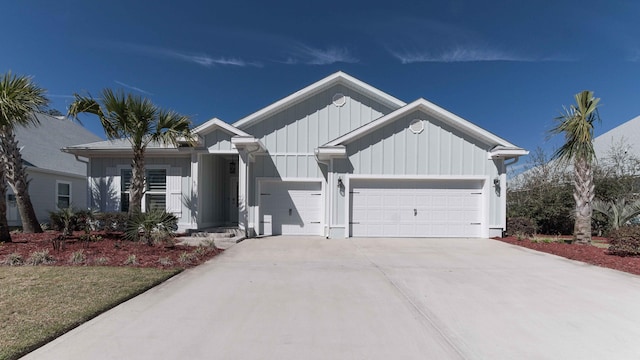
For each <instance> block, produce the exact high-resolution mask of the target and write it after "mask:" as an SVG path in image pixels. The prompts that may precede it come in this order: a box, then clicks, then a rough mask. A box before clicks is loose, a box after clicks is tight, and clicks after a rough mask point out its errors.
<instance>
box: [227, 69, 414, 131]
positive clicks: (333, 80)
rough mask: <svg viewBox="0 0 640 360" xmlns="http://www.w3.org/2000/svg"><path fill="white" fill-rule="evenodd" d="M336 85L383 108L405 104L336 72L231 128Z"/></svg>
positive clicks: (254, 121) (265, 116) (259, 118)
mask: <svg viewBox="0 0 640 360" xmlns="http://www.w3.org/2000/svg"><path fill="white" fill-rule="evenodd" d="M336 84H340V85H344V86H346V87H348V88H350V89H352V90H354V91H357V92H361V93H363V94H365V95H367V96H370V97H372V98H374V99H376V100H377V101H380V102H381V103H383V104H384V105H385V106H388V107H390V108H392V109H397V108H400V107H402V106H405V105H406V103H405V102H404V101H402V100H399V99H397V98H395V97H393V96H391V95H389V94H387V93H385V92H383V91H382V90H379V89H377V88H375V87H373V86H371V85H369V84H367V83H365V82H363V81H361V80H358V79H356V78H354V77H353V76H351V75H348V74H346V73H344V72H342V71H337V72H335V73H333V74H331V75H329V76H327V77H325V78H324V79H321V80H319V81H316V82H315V83H313V84H311V85H309V86H307V87H305V88H303V89H301V90H298V91H296V92H295V93H293V94H291V95H289V96H287V97H285V98H282V99H280V100H278V101H276V102H275V103H273V104H271V105H269V106H267V107H265V108H262V109H261V110H258V111H256V112H254V113H253V114H251V115H248V116H246V117H244V118H242V119H240V120H238V121H236V122H235V123H233V126H235V127H237V128H241V127H247V126H250V125H252V124H255V123H257V122H260V121H262V120H264V119H265V118H267V117H268V116H270V115H272V114H274V113H276V112H278V111H281V110H284V109H286V108H288V107H290V106H292V105H294V104H296V103H298V102H300V101H303V100H305V99H307V98H309V97H311V96H313V95H315V94H317V93H319V92H321V91H323V90H325V89H328V88H329V87H331V86H333V85H336Z"/></svg>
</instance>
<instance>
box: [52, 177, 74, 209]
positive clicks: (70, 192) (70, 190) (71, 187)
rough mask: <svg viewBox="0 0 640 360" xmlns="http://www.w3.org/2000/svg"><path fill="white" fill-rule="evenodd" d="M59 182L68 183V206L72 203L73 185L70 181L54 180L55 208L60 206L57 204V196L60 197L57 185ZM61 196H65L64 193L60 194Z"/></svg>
mask: <svg viewBox="0 0 640 360" xmlns="http://www.w3.org/2000/svg"><path fill="white" fill-rule="evenodd" d="M60 184H65V185H69V206H72V205H73V191H72V189H73V186H72V184H71V182H69V181H63V180H56V198H55V200H54V202H55V204H56V209H58V210H60V207H59V206H58V198H60V193H58V190H59V188H58V185H60ZM62 196H66V195H62Z"/></svg>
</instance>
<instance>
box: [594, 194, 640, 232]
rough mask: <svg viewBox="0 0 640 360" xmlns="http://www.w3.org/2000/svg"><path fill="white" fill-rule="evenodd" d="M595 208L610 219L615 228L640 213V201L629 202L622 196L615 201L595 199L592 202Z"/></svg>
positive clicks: (612, 226)
mask: <svg viewBox="0 0 640 360" xmlns="http://www.w3.org/2000/svg"><path fill="white" fill-rule="evenodd" d="M591 205H592V207H593V210H595V211H597V212H599V213H601V214H603V215H604V216H605V217H606V218H607V219H608V220H609V223H610V225H611V228H612V229H613V230H618V229H619V228H620V227H622V226H624V225H625V224H627V223H628V222H629V221H631V220H633V219H634V218H635V217H636V216H638V215H640V201H639V200H636V201H633V202H627V199H625V198H620V199H616V200H615V201H602V200H598V199H596V200H594V201H593V203H592V204H591Z"/></svg>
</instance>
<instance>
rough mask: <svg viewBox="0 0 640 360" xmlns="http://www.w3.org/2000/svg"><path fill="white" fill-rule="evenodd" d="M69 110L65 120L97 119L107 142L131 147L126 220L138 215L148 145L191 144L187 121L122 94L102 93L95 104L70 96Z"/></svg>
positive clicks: (187, 119) (148, 101)
mask: <svg viewBox="0 0 640 360" xmlns="http://www.w3.org/2000/svg"><path fill="white" fill-rule="evenodd" d="M74 97H75V100H74V101H73V103H72V104H71V105H70V106H69V116H71V117H74V118H77V117H78V115H79V114H80V113H87V114H93V115H96V116H98V118H99V119H100V122H101V123H102V127H103V128H104V131H105V134H106V136H107V139H109V140H116V139H127V140H128V141H129V143H131V149H132V150H133V159H132V161H131V167H132V171H131V185H130V191H129V193H130V197H129V210H128V213H129V216H130V217H131V216H132V215H133V214H135V213H138V212H140V211H141V208H142V197H143V195H144V171H145V165H144V158H145V151H146V149H147V146H148V145H149V144H150V143H161V144H164V145H174V146H177V145H178V143H179V141H180V140H186V141H188V142H191V141H192V140H193V135H192V134H191V129H190V125H191V121H190V120H189V117H187V116H184V115H180V114H178V113H176V112H174V111H167V110H163V109H160V108H159V107H157V106H156V105H154V104H153V103H152V102H151V101H150V100H148V99H146V98H142V97H140V96H135V95H132V94H125V93H124V92H123V91H116V92H114V91H112V90H110V89H104V90H103V91H102V97H101V98H100V99H99V100H96V99H94V98H92V97H91V96H90V95H89V96H81V95H78V94H74Z"/></svg>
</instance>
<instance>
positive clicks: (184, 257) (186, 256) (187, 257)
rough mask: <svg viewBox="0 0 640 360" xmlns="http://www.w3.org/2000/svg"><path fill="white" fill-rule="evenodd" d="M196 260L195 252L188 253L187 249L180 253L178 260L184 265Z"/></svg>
mask: <svg viewBox="0 0 640 360" xmlns="http://www.w3.org/2000/svg"><path fill="white" fill-rule="evenodd" d="M195 260H196V255H195V254H193V253H188V252H186V251H183V252H182V253H180V256H178V262H179V263H180V264H182V265H190V264H191V263H192V262H193V261H195Z"/></svg>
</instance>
